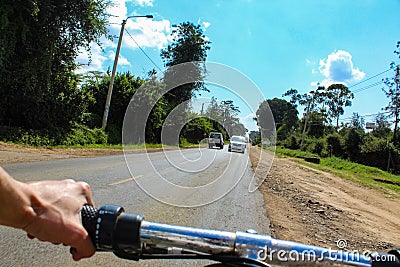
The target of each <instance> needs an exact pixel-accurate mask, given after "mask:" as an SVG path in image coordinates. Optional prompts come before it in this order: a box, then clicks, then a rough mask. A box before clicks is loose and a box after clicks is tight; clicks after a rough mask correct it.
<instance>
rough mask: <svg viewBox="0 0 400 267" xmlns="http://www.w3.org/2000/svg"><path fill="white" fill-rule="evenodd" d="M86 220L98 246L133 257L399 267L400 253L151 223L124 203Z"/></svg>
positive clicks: (91, 212) (86, 213) (90, 212)
mask: <svg viewBox="0 0 400 267" xmlns="http://www.w3.org/2000/svg"><path fill="white" fill-rule="evenodd" d="M81 216H82V224H83V226H84V227H85V229H86V230H87V231H88V233H89V235H90V237H91V239H92V241H93V243H94V245H95V247H96V250H98V251H112V252H113V253H114V254H115V255H116V256H118V257H121V258H125V259H130V260H136V261H137V260H139V259H161V258H162V259H171V258H176V259H210V260H214V261H218V262H223V263H229V264H231V266H269V263H274V264H282V263H284V264H285V265H289V264H291V263H293V264H298V263H299V262H311V263H316V262H336V263H341V264H345V265H353V266H373V267H381V266H385V267H396V266H397V267H398V266H400V252H399V251H397V250H394V251H390V252H389V253H388V254H386V253H372V254H370V255H362V254H359V253H354V252H347V251H340V250H330V249H326V248H322V247H317V246H310V245H305V244H301V243H296V242H291V241H284V240H278V239H274V238H272V237H271V236H267V235H260V234H257V233H255V232H252V231H248V232H241V231H237V232H235V233H233V232H227V231H219V230H210V229H201V228H192V227H185V226H175V225H169V224H162V223H155V222H149V221H145V220H144V218H143V216H142V215H138V214H129V213H125V212H124V209H123V208H122V207H121V206H113V205H105V206H102V207H101V208H100V209H99V210H97V209H96V208H94V207H91V206H89V205H85V206H84V207H83V208H82V211H81Z"/></svg>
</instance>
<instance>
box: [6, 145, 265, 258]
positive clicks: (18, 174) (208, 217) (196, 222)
mask: <svg viewBox="0 0 400 267" xmlns="http://www.w3.org/2000/svg"><path fill="white" fill-rule="evenodd" d="M127 166H129V168H128V167H127ZM3 167H4V168H5V169H6V170H7V171H9V172H10V173H11V175H13V176H14V177H15V178H16V179H18V180H21V181H29V180H43V179H49V180H51V179H53V180H59V179H66V178H72V179H75V180H80V181H86V182H88V183H89V184H90V185H91V188H92V191H93V196H94V199H95V202H96V205H102V204H118V205H122V206H124V208H125V210H126V211H127V212H132V213H139V214H143V215H144V216H145V219H146V220H148V221H157V222H162V223H171V224H177V225H186V226H192V227H203V228H214V229H221V230H227V231H236V230H246V229H248V228H251V229H255V230H257V231H258V232H259V233H264V234H269V220H268V218H267V216H266V213H265V210H264V209H263V198H262V195H261V193H260V192H259V191H255V192H253V193H249V192H248V187H249V183H250V182H251V178H252V177H253V171H252V170H251V168H250V165H249V158H248V155H247V153H245V154H239V153H229V152H227V149H224V150H217V149H211V150H210V149H188V150H182V151H167V152H165V153H164V152H157V153H149V154H145V153H144V154H129V155H127V156H126V158H125V157H123V156H109V157H97V158H84V159H82V158H79V159H65V160H56V161H45V162H35V163H26V164H11V165H5V166H3ZM163 180H165V181H166V183H167V184H171V185H175V186H171V187H166V186H165V181H164V183H163V182H160V181H163ZM210 184H211V185H212V186H208V187H207V185H210ZM182 188H187V189H189V190H187V191H181V189H182ZM193 188H196V189H193ZM199 188H200V189H199ZM201 188H206V190H204V191H201ZM231 188H232V190H229V189H231ZM148 190H150V191H151V192H149V193H150V194H152V195H153V197H152V196H149V194H148V193H145V191H148ZM154 197H155V198H158V200H156V199H155V198H154ZM210 199H211V200H213V201H210ZM177 201H178V202H179V204H182V205H180V206H191V207H190V208H188V207H177V206H176V205H175V206H174V205H171V204H176V202H177ZM166 203H167V204H166ZM199 203H200V204H201V205H200V204H199ZM205 203H207V204H205ZM197 204H199V205H197ZM203 204H205V205H203ZM195 206H196V207H195ZM0 236H1V242H0V258H1V261H0V266H132V265H134V266H204V265H205V264H206V263H207V262H204V261H198V262H193V261H181V260H174V261H171V260H163V261H161V260H160V261H154V260H153V261H140V262H130V261H126V260H122V259H119V258H117V257H115V256H114V255H113V254H111V253H97V254H96V255H95V256H94V257H92V258H90V259H86V260H82V261H80V262H78V263H75V262H73V261H72V260H71V258H70V255H69V253H68V248H66V247H63V246H53V245H49V244H46V243H41V242H39V241H35V240H33V241H32V240H29V239H28V238H27V237H26V235H25V234H24V233H23V232H22V231H19V230H15V229H9V228H6V227H0Z"/></svg>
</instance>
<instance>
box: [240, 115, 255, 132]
mask: <svg viewBox="0 0 400 267" xmlns="http://www.w3.org/2000/svg"><path fill="white" fill-rule="evenodd" d="M254 117H256V114H254V113H249V114H247V115H245V116H243V117H239V120H240V122H241V123H243V125H244V127H246V129H248V130H249V131H258V126H257V123H256V121H255V120H254V119H253V118H254Z"/></svg>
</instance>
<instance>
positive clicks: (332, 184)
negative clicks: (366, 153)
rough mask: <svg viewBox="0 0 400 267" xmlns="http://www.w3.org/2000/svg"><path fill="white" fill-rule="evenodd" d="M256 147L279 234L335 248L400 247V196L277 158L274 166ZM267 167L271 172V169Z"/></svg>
mask: <svg viewBox="0 0 400 267" xmlns="http://www.w3.org/2000/svg"><path fill="white" fill-rule="evenodd" d="M259 154H260V150H259V149H258V148H255V147H252V148H251V149H250V158H251V161H252V164H253V168H254V167H255V166H257V164H259V167H258V169H257V176H258V177H260V178H261V179H265V180H264V182H263V184H262V186H261V187H260V189H261V191H262V193H263V195H264V203H265V209H266V210H267V213H268V216H269V218H270V220H271V231H272V235H273V236H274V237H275V238H279V239H285V240H293V241H297V242H302V243H307V244H313V245H318V246H323V247H330V248H332V249H337V242H338V240H342V241H341V244H340V245H345V246H346V248H347V249H350V250H360V251H364V250H378V251H388V250H390V249H392V248H400V196H399V195H398V194H396V193H394V192H393V194H391V195H390V196H388V195H385V194H384V193H382V192H381V191H378V190H375V189H371V188H367V187H365V186H363V185H362V184H359V183H357V182H352V181H348V180H344V179H342V178H340V177H337V176H335V175H333V174H330V173H327V172H324V171H320V170H316V169H313V168H310V167H308V166H305V165H302V164H300V163H298V162H296V161H295V160H292V159H289V158H278V157H275V158H274V162H273V164H272V167H271V169H270V170H269V166H268V165H267V164H266V162H263V160H261V162H258V158H259ZM268 170H269V172H268Z"/></svg>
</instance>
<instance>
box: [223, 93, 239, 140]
mask: <svg viewBox="0 0 400 267" xmlns="http://www.w3.org/2000/svg"><path fill="white" fill-rule="evenodd" d="M220 107H221V110H222V126H224V128H225V129H226V131H227V132H228V134H230V135H233V134H232V129H233V127H234V126H236V125H237V124H238V123H239V118H238V117H237V115H238V114H239V113H240V110H239V107H237V106H235V105H234V104H233V100H224V101H222V102H221V105H220Z"/></svg>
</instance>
